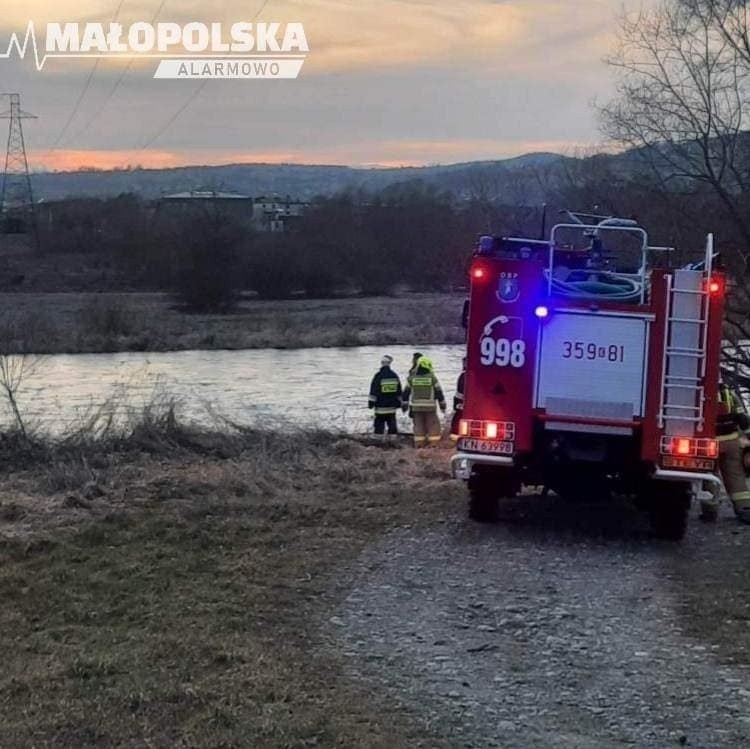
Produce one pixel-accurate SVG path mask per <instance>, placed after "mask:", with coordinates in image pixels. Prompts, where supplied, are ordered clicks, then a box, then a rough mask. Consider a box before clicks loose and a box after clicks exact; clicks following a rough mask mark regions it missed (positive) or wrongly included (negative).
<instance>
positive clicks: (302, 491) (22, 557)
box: [0, 414, 459, 747]
mask: <svg viewBox="0 0 750 749" xmlns="http://www.w3.org/2000/svg"><path fill="white" fill-rule="evenodd" d="M0 457H2V463H3V465H4V467H5V472H4V473H3V476H2V479H0V487H1V489H0V496H2V503H1V504H0V595H1V596H2V599H3V607H2V608H1V609H0V631H2V633H3V637H2V638H1V640H0V649H1V650H2V659H3V673H2V674H1V675H0V705H2V710H0V745H2V746H30V745H38V746H48V745H49V746H52V745H55V746H77V747H88V746H97V747H109V746H124V745H128V746H177V745H186V746H187V745H190V746H216V747H218V746H313V745H315V746H333V745H334V744H335V745H341V746H383V747H386V746H407V745H408V746H440V745H441V741H440V739H439V738H438V737H435V736H432V735H431V734H430V733H429V731H425V729H424V728H423V727H422V726H421V725H419V723H418V721H415V720H414V719H413V717H412V716H410V715H409V714H408V713H407V712H405V711H404V710H403V709H402V708H401V707H400V706H399V705H398V704H397V703H395V702H393V701H391V700H388V699H387V698H385V697H382V696H379V695H377V694H373V693H371V692H370V691H369V690H368V689H366V688H365V687H364V686H363V685H361V684H358V683H356V682H355V681H354V680H352V679H349V678H347V677H346V676H345V675H344V673H343V665H344V661H345V660H346V658H345V656H344V655H342V654H337V653H333V654H331V653H326V652H324V651H323V650H322V649H321V648H320V647H319V643H320V637H319V633H320V631H322V630H326V629H329V628H331V627H335V626H336V625H335V622H331V621H330V617H331V614H330V611H331V610H332V608H333V607H334V606H335V605H336V602H337V601H338V600H340V599H341V597H342V596H343V594H344V591H345V587H346V578H345V576H344V575H342V574H340V573H341V572H342V570H344V569H345V568H346V566H347V564H348V562H349V561H351V560H352V559H353V558H354V557H356V555H357V554H358V553H359V551H360V550H361V549H362V548H363V547H364V546H365V545H367V543H368V542H370V541H371V540H373V539H374V538H377V537H378V536H379V534H381V533H382V532H383V531H384V530H385V529H388V528H394V527H415V528H416V527H419V526H421V525H423V524H429V523H431V522H434V521H435V519H436V517H438V516H439V515H440V514H442V513H445V512H446V511H447V510H448V508H449V506H450V504H451V503H452V502H455V501H456V500H457V498H458V497H457V495H458V493H459V489H458V487H456V486H455V485H454V484H452V483H451V482H449V481H448V472H447V460H446V456H445V455H444V454H443V453H442V452H441V451H433V452H423V453H420V454H418V455H417V454H415V453H413V452H412V451H411V450H408V449H405V448H403V447H402V446H400V445H394V446H390V447H383V446H380V445H374V444H370V443H369V442H368V441H367V440H365V441H357V440H352V439H349V438H346V437H339V436H336V435H333V434H326V433H320V434H307V435H278V434H272V433H260V432H252V431H241V432H238V431H234V432H231V433H230V432H229V431H224V432H210V431H196V430H192V429H188V428H185V427H182V426H180V425H179V424H178V423H176V422H174V421H173V420H170V418H169V417H168V415H165V414H162V415H161V416H159V417H158V418H156V419H153V418H152V419H148V420H146V421H145V422H144V423H141V424H139V425H138V426H137V428H134V429H133V430H132V431H131V432H130V433H129V434H127V435H121V436H120V437H117V438H107V439H105V440H93V441H92V440H89V439H85V440H83V441H81V440H80V439H78V440H75V439H74V440H70V439H69V440H68V441H66V442H63V443H57V444H55V445H49V444H47V445H42V444H37V445H35V446H33V447H31V448H26V447H24V446H23V445H21V444H18V443H14V442H13V441H12V440H10V441H9V440H8V439H7V438H6V439H4V440H0ZM11 465H13V466H15V468H11ZM19 466H23V467H22V468H19Z"/></svg>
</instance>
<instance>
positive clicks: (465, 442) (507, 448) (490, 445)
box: [458, 437, 513, 455]
mask: <svg viewBox="0 0 750 749" xmlns="http://www.w3.org/2000/svg"><path fill="white" fill-rule="evenodd" d="M458 449H459V450H470V451H471V452H475V453H494V454H496V455H498V454H499V455H512V454H513V443H512V442H496V441H493V440H475V439H470V438H467V437H464V438H462V439H460V440H459V441H458Z"/></svg>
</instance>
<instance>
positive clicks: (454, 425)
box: [451, 357, 466, 442]
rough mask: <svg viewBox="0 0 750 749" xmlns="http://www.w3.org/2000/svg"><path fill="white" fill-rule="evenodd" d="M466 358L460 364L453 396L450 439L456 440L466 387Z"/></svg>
mask: <svg viewBox="0 0 750 749" xmlns="http://www.w3.org/2000/svg"><path fill="white" fill-rule="evenodd" d="M465 383H466V357H464V360H463V361H462V362H461V374H460V375H459V376H458V382H457V383H456V394H455V395H454V396H453V418H452V419H451V439H452V440H453V441H454V442H456V440H458V426H459V422H460V421H461V415H462V414H463V412H464V388H465V387H466V385H465Z"/></svg>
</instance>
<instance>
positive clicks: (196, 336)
mask: <svg viewBox="0 0 750 749" xmlns="http://www.w3.org/2000/svg"><path fill="white" fill-rule="evenodd" d="M463 300H464V295H463V294H404V295H399V296H393V297H367V298H364V297H355V298H342V299H326V300H314V299H311V300H308V299H294V300H285V301H261V300H256V299H243V300H242V301H241V302H240V304H239V305H238V307H237V309H236V310H235V312H233V313H231V314H228V315H218V314H216V315H214V314H188V313H185V312H184V311H182V310H181V309H179V308H178V307H177V306H176V305H175V304H174V302H173V299H172V298H171V297H170V296H169V295H166V294H142V293H132V294H116V293H107V294H21V293H19V294H0V346H2V348H3V350H6V351H10V352H12V353H17V352H25V353H36V354H56V353H70V354H74V353H105V352H118V351H186V350H200V349H208V350H215V349H235V350H236V349H259V348H282V349H295V348H314V347H351V346H368V345H383V346H385V345H395V344H405V345H414V346H420V345H421V346H424V345H429V344H443V343H461V342H463V340H464V337H463V329H462V328H461V322H460V321H461V310H462V305H463Z"/></svg>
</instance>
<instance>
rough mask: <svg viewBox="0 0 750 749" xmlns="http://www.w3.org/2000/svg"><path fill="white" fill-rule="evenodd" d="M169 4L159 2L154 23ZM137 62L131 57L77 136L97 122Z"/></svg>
mask: <svg viewBox="0 0 750 749" xmlns="http://www.w3.org/2000/svg"><path fill="white" fill-rule="evenodd" d="M166 4H167V0H161V2H160V3H159V7H158V8H157V9H156V12H155V13H154V15H153V16H152V18H151V24H152V25H153V24H154V23H156V21H157V19H158V18H159V16H160V15H161V12H162V10H164V6H165V5H166ZM134 62H135V58H133V57H131V58H129V59H128V64H127V65H126V66H125V68H124V69H123V71H122V72H121V73H120V77H119V78H118V79H117V80H116V81H115V85H114V86H112V88H111V89H110V90H109V93H108V94H107V95H106V96H105V97H104V101H103V102H102V103H101V105H100V106H99V109H97V110H96V111H95V112H94V114H93V116H92V117H91V118H90V119H89V121H88V122H87V123H86V124H85V125H84V126H83V128H82V129H81V131H80V132H79V133H78V135H77V136H76V137H77V138H80V137H81V136H82V135H85V134H86V133H87V132H88V129H89V128H90V127H91V126H92V125H93V124H94V122H96V120H97V119H98V118H99V116H100V115H101V114H102V112H104V110H105V109H106V108H107V105H108V104H109V102H110V101H112V97H113V96H114V95H115V94H116V93H117V91H118V89H119V88H120V86H121V85H122V84H123V82H124V81H125V78H126V76H127V75H128V73H129V72H130V69H131V68H132V67H133V63H134Z"/></svg>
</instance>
